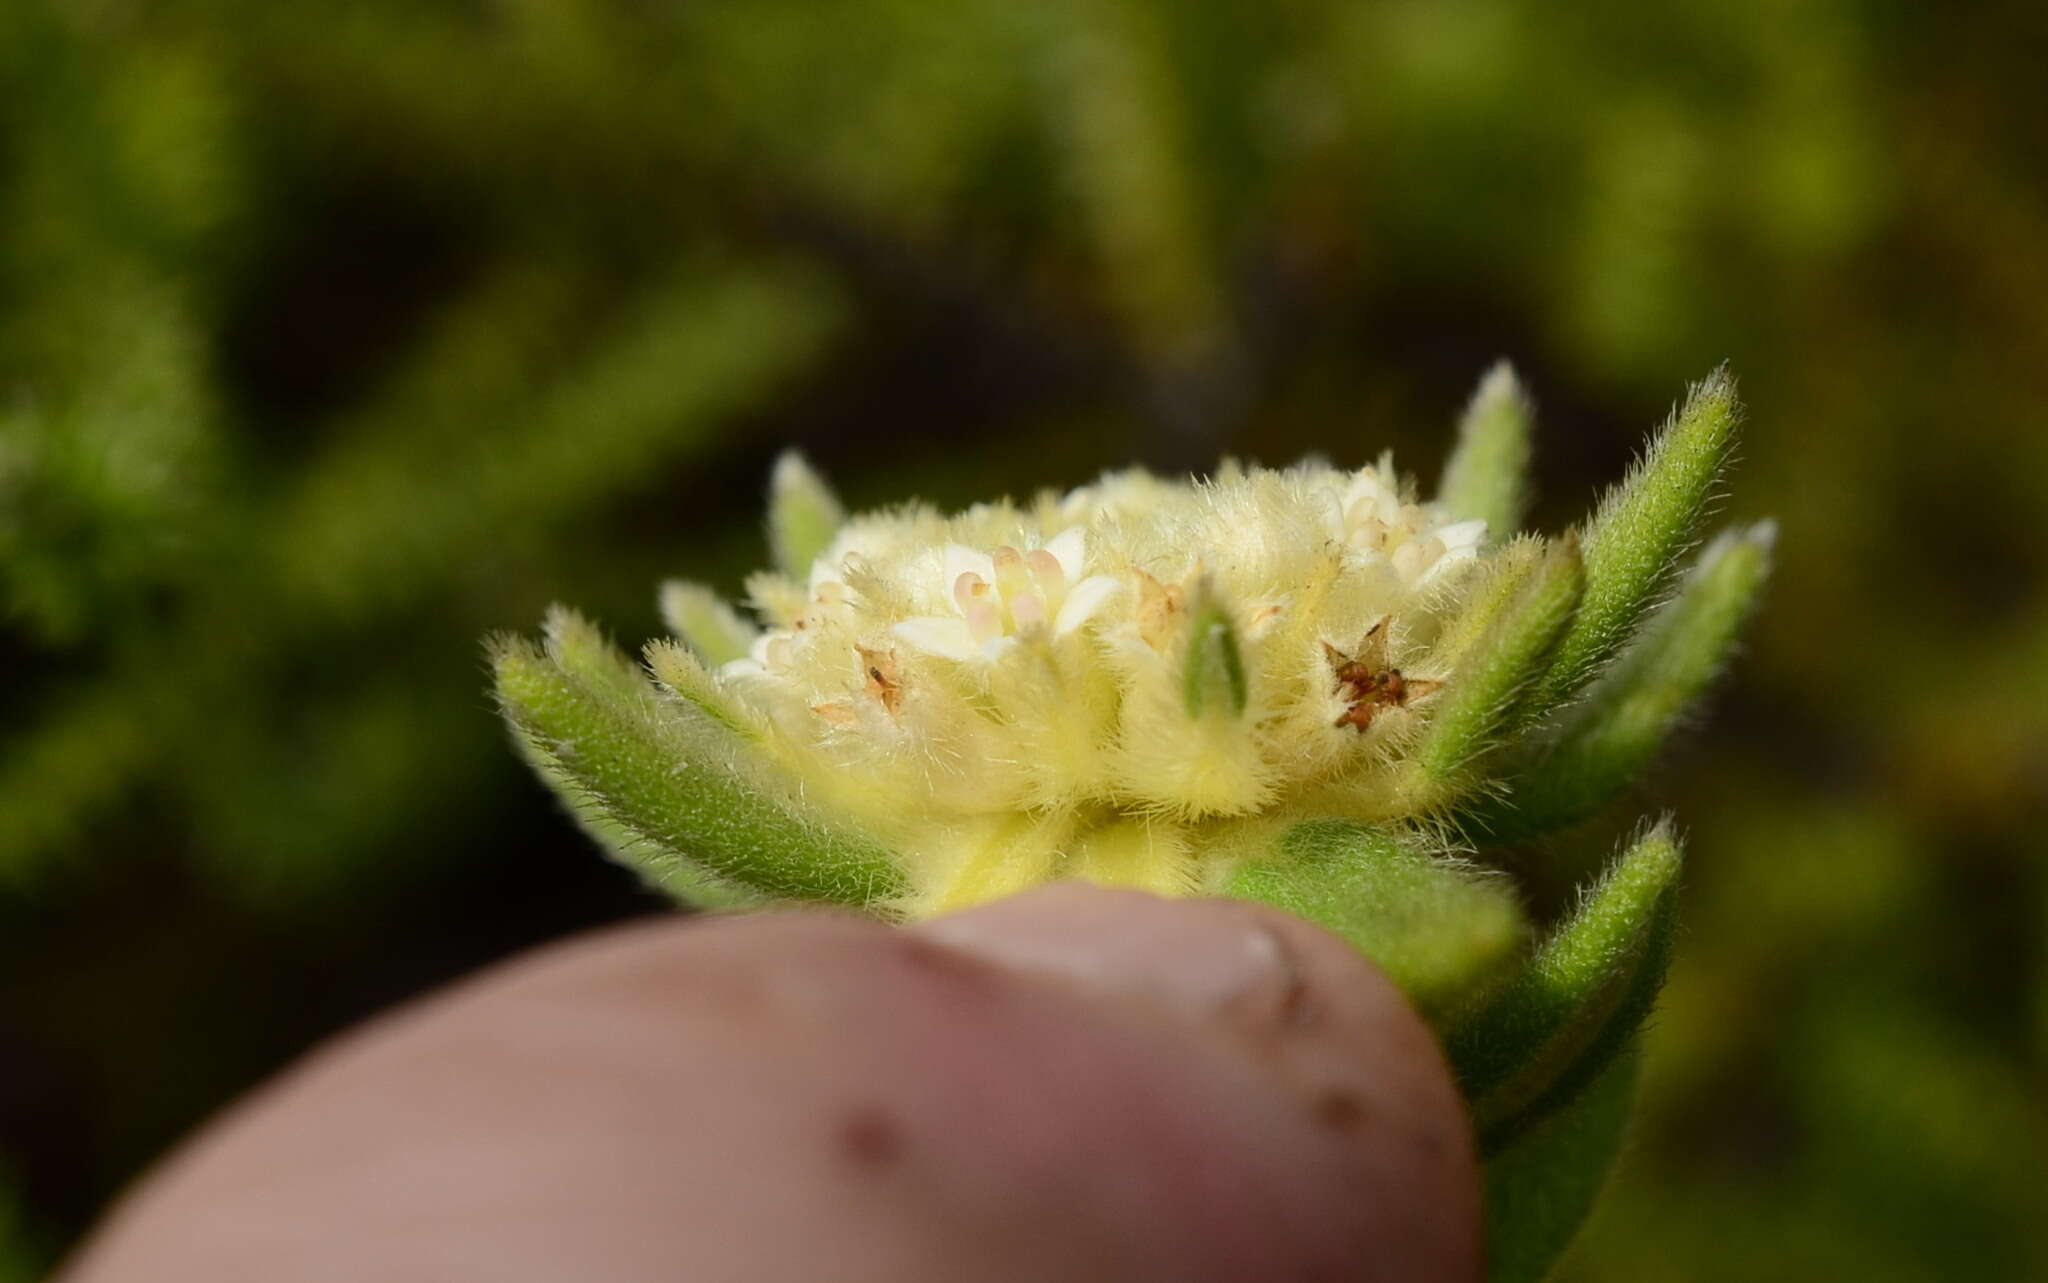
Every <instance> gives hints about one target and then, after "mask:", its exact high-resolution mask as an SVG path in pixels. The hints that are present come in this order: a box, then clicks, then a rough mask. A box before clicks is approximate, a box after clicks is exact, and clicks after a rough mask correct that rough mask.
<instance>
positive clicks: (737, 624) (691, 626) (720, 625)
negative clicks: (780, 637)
mask: <svg viewBox="0 0 2048 1283" xmlns="http://www.w3.org/2000/svg"><path fill="white" fill-rule="evenodd" d="M661 619H662V622H663V623H664V624H666V625H667V626H668V630H669V631H670V632H671V633H674V634H675V635H676V636H677V637H680V638H682V640H683V643H684V644H685V645H687V646H688V647H689V648H690V649H691V650H693V651H696V652H697V654H698V655H699V656H700V657H702V659H703V660H704V662H705V663H707V664H714V665H716V664H726V663H731V662H732V661H733V660H735V659H744V658H746V655H747V651H748V648H750V647H751V646H752V645H753V644H754V638H755V637H756V636H757V635H758V632H757V630H756V629H755V628H754V626H753V625H752V624H749V623H748V622H747V621H746V620H744V619H742V618H741V617H740V613H739V612H738V611H737V610H734V609H733V608H732V606H731V605H730V604H729V603H728V602H726V601H725V600H724V599H723V598H721V597H720V596H719V595H718V594H717V593H715V592H712V591H711V590H710V589H709V588H706V587H705V586H704V585H702V584H693V583H690V582H689V581H687V580H683V579H671V580H669V581H668V582H667V583H665V584H663V585H662V586H661Z"/></svg>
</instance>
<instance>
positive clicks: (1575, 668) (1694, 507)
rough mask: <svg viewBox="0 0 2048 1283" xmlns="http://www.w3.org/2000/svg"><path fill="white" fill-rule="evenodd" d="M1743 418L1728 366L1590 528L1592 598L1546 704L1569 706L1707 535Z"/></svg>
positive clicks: (1566, 643)
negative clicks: (1705, 521) (1699, 535)
mask: <svg viewBox="0 0 2048 1283" xmlns="http://www.w3.org/2000/svg"><path fill="white" fill-rule="evenodd" d="M1741 417H1742V409H1741V405H1740V403H1739V402H1738V401H1737V400H1736V396H1735V379H1734V377H1733V376H1732V375H1730V374H1729V373H1728V370H1727V367H1725V366H1724V367H1722V368H1721V369H1718V370H1715V371H1714V372H1713V373H1712V374H1710V375H1708V376H1707V377H1706V378H1705V379H1704V380H1702V381H1701V382H1699V383H1697V384H1695V385H1693V387H1692V389H1691V391H1690V393H1689V394H1688V395H1687V397H1686V400H1685V407H1684V408H1683V409H1682V410H1680V411H1679V412H1678V414H1677V415H1676V416H1675V417H1674V418H1673V419H1672V420H1671V421H1670V422H1669V423H1667V424H1666V425H1665V428H1664V430H1663V431H1662V432H1661V433H1660V434H1658V436H1657V439H1656V440H1655V441H1653V442H1652V443H1651V444H1650V448H1649V450H1648V452H1647V453H1645V454H1644V456H1643V458H1642V460H1641V461H1640V462H1638V463H1637V464H1636V466H1635V467H1634V468H1633V469H1631V470H1630V472H1629V475H1628V478H1627V479H1626V480H1624V481H1623V482H1622V483H1621V484H1620V485H1618V486H1616V487H1614V488H1613V489H1612V490H1610V491H1608V492H1607V496H1606V498H1604V499H1603V500H1602V501H1601V503H1600V508H1599V510H1598V511H1597V512H1595V513H1594V514H1593V518H1592V520H1591V521H1590V522H1589V523H1588V524H1587V526H1586V535H1585V540H1584V553H1585V559H1586V594H1585V600H1584V602H1583V603H1582V604H1581V605H1580V607H1579V613H1578V615H1577V616H1576V617H1574V618H1573V620H1572V625H1571V628H1570V629H1569V630H1567V631H1566V633H1565V635H1564V639H1563V640H1562V641H1561V642H1559V643H1558V647H1557V654H1556V657H1555V658H1554V659H1553V660H1552V661H1551V666H1550V671H1549V672H1548V673H1547V674H1546V675H1545V676H1544V679H1543V681H1542V683H1541V685H1540V686H1539V688H1538V692H1537V699H1536V706H1537V707H1538V708H1539V709H1548V708H1552V707H1555V706H1556V705H1557V704H1560V703H1562V702H1563V701H1564V700H1565V699H1567V698H1568V697H1570V696H1571V694H1572V693H1573V692H1575V691H1576V690H1578V689H1579V687H1580V686H1582V685H1584V684H1585V682H1586V681H1587V680H1588V679H1589V678H1591V677H1592V676H1593V674H1594V673H1595V672H1596V671H1597V670H1598V669H1599V667H1600V666H1601V665H1602V664H1603V663H1605V662H1606V661H1607V659H1608V658H1609V657H1610V656H1611V655H1613V654H1614V653H1615V652H1616V651H1617V650H1619V649H1620V648H1621V646H1622V644H1623V643H1624V642H1626V641H1627V640H1628V639H1629V637H1630V636H1631V635H1632V634H1633V633H1634V632H1635V630H1636V626H1637V624H1638V623H1640V622H1641V620H1642V618H1643V616H1644V615H1645V614H1646V613H1648V611H1649V610H1650V608H1651V607H1652V606H1654V605H1655V604H1656V602H1657V598H1658V595H1659V594H1660V593H1661V592H1662V591H1663V588H1664V586H1665V584H1666V583H1667V582H1668V581H1669V579H1670V577H1671V574H1672V572H1673V571H1674V570H1675V568H1676V567H1677V564H1678V560H1679V558H1680V557H1681V556H1682V555H1683V554H1684V552H1685V549H1686V546H1687V545H1688V544H1689V543H1691V541H1692V539H1693V535H1694V533H1695V532H1696V531H1697V530H1698V528H1699V523H1700V519H1701V518H1702V516H1704V514H1705V513H1706V509H1707V505H1708V503H1709V502H1710V501H1711V500H1712V498H1713V496H1714V490H1715V487H1716V485H1717V484H1718V483H1719V481H1720V479H1721V474H1722V473H1723V472H1724V471H1725V470H1726V468H1727V465H1728V458H1729V455H1730V453H1731V452H1732V451H1733V449H1734V446H1735V435H1736V428H1737V425H1738V424H1739V422H1740V420H1741Z"/></svg>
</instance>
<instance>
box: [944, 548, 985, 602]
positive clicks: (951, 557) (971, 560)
mask: <svg viewBox="0 0 2048 1283" xmlns="http://www.w3.org/2000/svg"><path fill="white" fill-rule="evenodd" d="M945 556H946V578H945V580H944V581H943V582H944V583H945V585H946V588H947V589H948V590H949V591H950V590H951V589H952V587H953V585H954V584H957V583H959V582H960V576H962V575H965V574H969V573H972V574H976V575H980V576H981V577H982V579H984V580H985V581H987V582H989V583H994V582H995V581H996V559H995V558H994V557H991V556H989V555H988V554H987V553H985V552H977V551H975V550H974V549H972V548H969V547H968V546H967V545H966V544H958V543H949V544H947V545H946V554H945Z"/></svg>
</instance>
